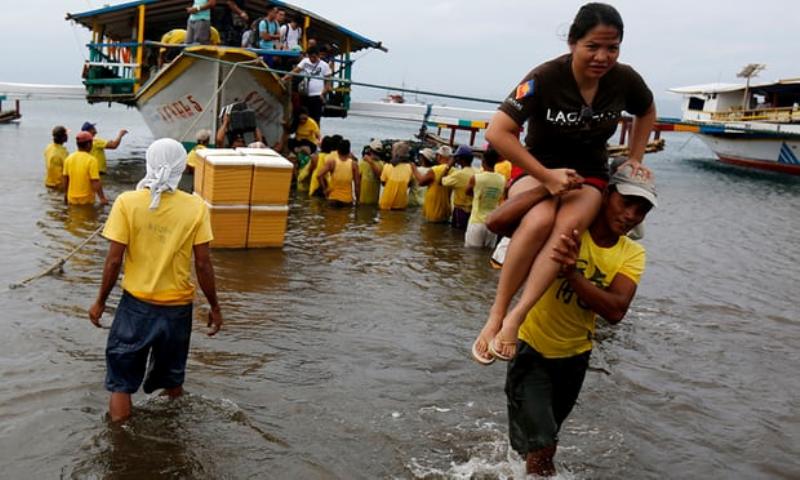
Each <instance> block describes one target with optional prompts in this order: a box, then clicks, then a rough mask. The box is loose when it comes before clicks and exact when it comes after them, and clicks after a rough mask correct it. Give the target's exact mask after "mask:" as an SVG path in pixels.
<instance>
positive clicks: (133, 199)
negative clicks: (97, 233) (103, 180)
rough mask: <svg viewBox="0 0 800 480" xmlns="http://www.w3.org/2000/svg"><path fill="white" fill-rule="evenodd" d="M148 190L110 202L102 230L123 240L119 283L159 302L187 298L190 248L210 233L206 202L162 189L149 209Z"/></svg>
mask: <svg viewBox="0 0 800 480" xmlns="http://www.w3.org/2000/svg"><path fill="white" fill-rule="evenodd" d="M150 201H151V197H150V191H149V190H146V189H145V190H137V191H133V192H125V193H123V194H122V195H120V196H119V197H118V198H117V200H116V201H115V202H114V207H113V208H112V210H111V214H110V215H109V217H108V221H107V222H106V226H105V229H104V230H103V236H105V237H106V238H108V239H109V240H113V241H115V242H118V243H122V244H125V245H126V246H127V248H126V250H125V277H124V279H123V281H122V287H123V288H124V289H125V290H127V291H128V292H130V293H131V294H132V295H133V296H135V297H136V298H138V299H140V300H143V301H146V302H149V303H155V304H159V305H185V304H188V303H192V300H193V298H194V285H193V284H192V282H191V278H190V275H191V259H192V248H193V247H194V246H195V245H198V244H202V243H207V242H210V241H211V240H212V239H213V235H212V232H211V222H210V219H209V214H208V208H207V207H206V206H205V204H204V203H203V200H202V199H201V198H200V197H196V196H192V195H189V194H187V193H184V192H181V191H176V192H173V193H166V192H165V193H162V194H161V203H160V205H159V206H158V208H157V209H155V210H150V208H149V207H150Z"/></svg>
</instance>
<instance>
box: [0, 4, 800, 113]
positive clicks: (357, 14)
mask: <svg viewBox="0 0 800 480" xmlns="http://www.w3.org/2000/svg"><path fill="white" fill-rule="evenodd" d="M13 3H14V5H13V8H10V6H9V8H6V9H5V10H4V12H3V15H2V16H0V45H2V47H0V49H1V50H0V51H2V55H0V60H2V61H0V82H2V81H5V82H29V83H59V84H78V83H79V82H80V72H81V65H82V62H83V60H84V58H85V56H86V55H87V53H86V48H85V47H83V46H82V45H84V44H85V43H87V41H88V37H89V34H88V30H86V29H85V28H83V27H80V26H74V25H72V24H71V23H69V22H67V21H65V20H64V15H65V13H66V12H68V11H69V12H73V13H74V12H81V11H86V10H89V9H93V8H98V7H101V6H103V4H105V3H108V2H102V1H97V0H59V1H52V0H47V1H46V0H25V1H22V2H13ZM110 3H111V4H119V3H123V2H120V1H117V0H115V1H112V2H110ZM186 3H187V5H190V4H191V1H190V0H187V2H186ZM294 3H295V4H297V5H298V6H302V7H305V8H307V9H309V10H311V11H314V12H316V13H318V14H320V15H322V16H323V17H326V18H328V19H330V20H333V21H335V22H337V23H340V24H342V25H344V26H346V27H348V28H350V29H352V30H354V31H356V32H358V33H360V34H362V35H364V36H366V37H369V38H371V39H373V40H380V41H382V42H383V43H384V45H386V46H387V47H388V48H389V52H388V53H384V52H381V51H370V52H369V53H367V54H366V55H364V54H363V53H359V54H356V58H358V57H361V58H360V59H359V60H358V62H357V63H356V66H355V70H354V79H355V80H359V81H364V82H371V83H379V84H389V85H398V86H399V85H400V84H405V86H406V87H407V88H419V89H423V90H434V91H442V92H450V93H457V94H462V95H472V96H480V97H488V98H497V99H500V98H502V97H503V96H504V95H505V94H506V93H507V92H508V91H509V90H510V89H511V88H512V87H513V86H515V85H516V83H517V82H518V81H519V80H520V79H521V78H522V77H523V76H524V75H525V73H526V72H527V71H528V70H530V69H531V68H532V67H533V66H535V65H537V64H539V63H541V62H543V61H546V60H548V59H551V58H553V57H555V56H558V55H560V54H561V53H564V52H566V51H567V46H566V42H565V40H564V37H565V34H566V31H567V29H568V26H569V24H570V22H571V21H572V18H573V17H574V15H575V13H576V12H577V10H578V8H579V7H580V5H582V4H583V3H585V1H575V0H547V1H545V0H495V1H492V2H485V1H477V0H458V1H456V0H405V1H400V2H397V1H393V2H388V1H382V0H373V1H371V2H365V1H363V0H337V1H334V0H307V1H302V2H301V1H297V2H294ZM611 3H612V4H613V5H614V6H616V7H617V8H618V9H619V11H620V13H621V14H622V18H623V20H624V22H625V38H624V41H623V43H622V53H621V57H620V61H622V62H624V63H628V64H630V65H632V66H633V67H634V68H635V69H636V70H638V71H639V72H640V73H641V74H642V75H643V76H644V78H645V80H646V81H647V82H648V84H649V85H650V87H651V88H652V89H653V91H654V93H655V95H656V100H657V102H658V104H659V106H660V107H661V108H660V110H661V112H662V113H667V114H675V113H677V112H675V111H670V110H674V108H675V102H674V100H672V101H671V99H674V96H672V95H671V94H669V93H666V89H667V88H669V87H674V86H682V85H692V84H698V83H708V82H716V81H728V82H735V81H736V73H737V72H738V71H739V69H740V68H741V67H742V66H743V65H745V64H747V63H754V62H757V63H766V64H767V65H768V68H767V70H766V71H765V72H763V73H762V74H761V76H760V77H759V79H760V80H774V79H777V78H789V77H800V61H799V60H800V42H797V41H796V40H795V39H794V32H796V31H797V26H798V19H799V18H800V0H761V1H759V2H752V1H742V0H667V1H665V0H659V1H651V0H620V1H615V2H611ZM362 55H363V57H362ZM384 93H385V92H378V94H380V95H383V94H384ZM357 95H361V96H375V95H376V93H375V92H357Z"/></svg>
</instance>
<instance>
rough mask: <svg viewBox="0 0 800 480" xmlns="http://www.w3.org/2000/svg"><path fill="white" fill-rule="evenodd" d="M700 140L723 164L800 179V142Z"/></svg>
mask: <svg viewBox="0 0 800 480" xmlns="http://www.w3.org/2000/svg"><path fill="white" fill-rule="evenodd" d="M699 136H700V138H701V139H702V140H703V142H704V143H705V144H706V145H708V147H709V148H710V149H711V150H712V151H713V152H714V153H715V154H716V155H717V157H718V158H719V160H720V161H721V162H723V163H727V164H731V165H738V166H742V167H748V168H757V169H761V170H770V171H774V172H781V173H787V174H790V175H800V138H780V137H762V138H753V137H752V136H746V135H739V136H726V135H706V134H700V135H699Z"/></svg>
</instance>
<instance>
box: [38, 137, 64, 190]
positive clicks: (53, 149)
mask: <svg viewBox="0 0 800 480" xmlns="http://www.w3.org/2000/svg"><path fill="white" fill-rule="evenodd" d="M68 155H69V152H68V151H67V149H66V147H64V145H60V144H58V143H51V144H50V145H48V146H47V148H45V149H44V168H45V177H44V184H45V186H47V187H50V188H60V187H61V175H62V174H63V172H64V160H66V158H67V156H68Z"/></svg>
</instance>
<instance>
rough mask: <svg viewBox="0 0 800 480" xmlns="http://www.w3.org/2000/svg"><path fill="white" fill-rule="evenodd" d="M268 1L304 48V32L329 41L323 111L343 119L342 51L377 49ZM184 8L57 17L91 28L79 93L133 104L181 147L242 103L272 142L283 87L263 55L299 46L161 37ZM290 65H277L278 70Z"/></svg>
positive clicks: (142, 4) (170, 2) (285, 105)
mask: <svg viewBox="0 0 800 480" xmlns="http://www.w3.org/2000/svg"><path fill="white" fill-rule="evenodd" d="M218 3H221V2H218ZM269 3H271V4H275V5H278V6H279V7H281V8H282V9H284V10H286V12H287V14H288V15H291V16H293V17H296V18H299V19H301V21H302V25H303V27H304V28H303V37H302V39H301V40H302V46H303V49H304V50H305V48H306V47H307V46H308V44H309V40H310V39H311V38H312V37H310V36H309V34H308V32H311V35H313V38H314V40H315V41H316V42H318V44H319V45H332V46H333V49H334V51H333V58H332V59H331V62H333V63H334V65H335V69H334V77H333V80H334V87H335V91H334V93H333V94H332V95H331V96H330V97H329V99H328V105H326V109H325V112H324V113H323V114H324V115H328V116H345V115H346V114H347V109H348V108H349V102H350V85H349V81H350V77H351V73H352V64H353V61H352V60H351V57H350V55H351V54H352V53H354V52H356V51H359V50H362V49H366V48H376V49H381V50H384V51H385V50H386V49H385V48H384V47H383V46H382V45H381V43H380V42H375V41H372V40H369V39H368V38H365V37H363V36H361V35H358V34H357V33H355V32H352V31H351V30H348V29H347V28H344V27H341V26H339V25H337V24H335V23H333V22H330V21H328V20H326V19H324V18H321V17H319V16H318V15H315V14H313V13H311V12H309V11H307V10H304V9H302V8H299V7H296V6H294V5H291V4H288V3H285V2H280V1H273V2H269ZM187 5H188V4H187V2H186V1H185V0H135V1H131V2H127V3H123V4H119V5H114V6H106V7H104V8H100V9H96V10H91V11H88V12H82V13H74V14H67V20H71V21H73V22H76V23H77V24H79V25H82V26H85V27H86V28H89V29H90V30H92V41H91V43H89V44H88V45H87V47H88V48H89V60H88V61H87V62H86V64H85V65H84V82H83V83H84V85H85V88H86V99H87V100H88V101H89V102H90V103H96V102H117V103H121V104H124V105H128V106H133V107H136V108H137V109H138V110H139V111H140V112H141V114H142V116H143V117H144V120H145V123H146V124H147V126H148V127H149V129H150V130H151V132H152V133H153V136H154V137H156V138H163V137H169V138H174V139H176V140H178V141H181V142H183V143H184V144H185V145H186V146H187V147H190V146H192V144H193V140H194V137H195V133H196V132H197V131H198V130H200V129H209V130H211V132H212V138H215V135H216V131H217V128H218V127H219V126H220V125H221V120H222V119H221V116H222V113H223V112H224V111H226V108H227V107H229V106H231V105H233V104H239V105H241V104H244V105H246V108H247V109H248V110H251V111H252V112H254V113H255V123H256V125H257V127H258V129H259V130H260V131H261V133H262V134H263V136H264V139H265V141H266V142H267V143H268V144H274V143H275V142H277V141H278V140H279V139H280V138H281V135H282V133H283V125H284V123H285V122H287V121H288V120H289V118H290V116H291V106H292V92H291V89H290V87H289V86H287V85H285V84H284V83H282V82H281V81H280V77H279V75H280V74H281V72H280V71H279V69H278V67H276V70H275V71H273V70H272V69H270V68H269V67H267V63H266V62H265V60H264V59H265V58H273V59H274V58H293V57H294V58H296V57H299V56H300V55H301V52H300V51H298V50H264V49H252V48H239V47H238V46H236V47H234V46H223V45H203V46H186V45H182V44H172V43H164V42H162V40H163V38H162V36H163V35H164V34H166V33H167V32H170V31H173V30H175V29H180V28H185V26H186V20H187V14H186V7H187ZM217 8H227V7H224V6H220V7H217ZM266 8H267V2H264V1H255V0H248V1H245V2H244V7H243V10H244V11H245V12H247V13H248V14H249V16H250V18H251V19H257V18H260V17H262V16H264V15H265V13H266ZM213 18H214V17H212V24H213V23H214V22H213ZM212 38H213V34H212ZM165 51H167V52H175V58H174V59H172V60H171V61H166V62H162V61H161V60H160V58H162V57H163V54H164V52H165ZM290 64H291V62H285V65H286V68H290V66H289V65H290ZM337 80H340V81H341V82H336V81H337Z"/></svg>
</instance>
